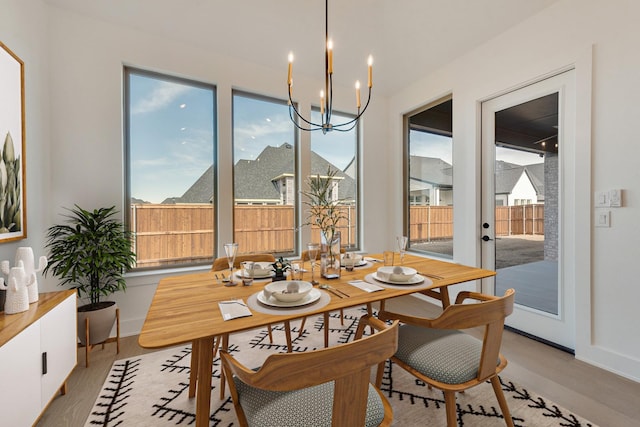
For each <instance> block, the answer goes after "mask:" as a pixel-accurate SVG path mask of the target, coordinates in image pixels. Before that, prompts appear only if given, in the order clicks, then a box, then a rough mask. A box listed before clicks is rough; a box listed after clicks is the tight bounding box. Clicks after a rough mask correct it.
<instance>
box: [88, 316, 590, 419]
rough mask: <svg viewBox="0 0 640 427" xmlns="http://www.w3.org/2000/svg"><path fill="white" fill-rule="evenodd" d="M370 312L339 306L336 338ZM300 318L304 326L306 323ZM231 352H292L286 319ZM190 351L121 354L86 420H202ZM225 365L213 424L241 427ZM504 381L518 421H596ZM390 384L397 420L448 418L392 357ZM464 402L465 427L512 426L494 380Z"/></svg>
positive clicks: (244, 356)
mask: <svg viewBox="0 0 640 427" xmlns="http://www.w3.org/2000/svg"><path fill="white" fill-rule="evenodd" d="M364 313H365V311H364V310H360V309H351V310H345V313H344V314H345V316H344V325H342V324H341V322H340V318H339V315H338V313H332V314H331V319H330V322H329V323H330V341H331V344H332V345H335V344H340V343H345V342H348V341H350V340H351V339H353V335H354V334H355V330H356V326H357V321H358V319H359V318H360V316H362V315H363V314H364ZM292 324H293V325H295V328H297V326H298V325H299V322H292ZM322 327H323V321H322V317H318V318H317V319H315V320H314V321H312V319H308V320H307V326H306V331H305V332H304V333H303V334H302V335H301V336H300V337H298V338H296V339H295V341H294V351H297V352H298V351H310V350H314V349H317V348H322V346H323V333H322ZM297 335H298V334H297V329H294V334H293V336H294V337H295V336H297ZM230 351H232V352H233V353H234V356H235V357H236V358H237V359H238V360H240V361H241V362H242V363H244V364H245V365H247V366H249V367H258V366H260V365H261V363H262V361H263V360H264V359H265V358H266V357H267V356H268V355H269V354H272V353H282V352H285V351H286V346H285V339H284V330H283V328H282V325H274V342H273V344H270V343H269V338H268V335H267V331H266V329H264V330H254V331H250V332H245V333H241V334H234V335H232V336H231V338H230ZM190 357H191V347H189V346H185V347H175V348H171V349H167V350H162V351H158V352H155V353H150V354H147V355H144V356H139V357H134V358H130V359H123V360H118V361H116V362H115V363H114V364H113V367H112V368H111V371H110V372H109V375H108V376H107V379H106V381H105V384H104V386H103V389H102V391H101V392H100V395H99V396H98V398H97V400H96V402H95V404H94V407H93V409H92V411H91V414H90V415H89V418H88V419H87V422H86V424H85V427H92V426H136V427H140V426H153V427H156V426H189V425H194V424H195V399H189V398H188V397H187V395H188V387H189V361H190ZM220 369H221V367H220V360H219V359H218V358H216V359H215V360H214V366H213V378H212V381H211V386H212V392H211V394H212V396H211V416H210V421H211V422H210V425H211V426H212V427H216V426H224V427H230V426H237V425H238V422H237V419H236V417H235V412H234V409H233V403H232V402H231V398H230V397H228V391H227V397H226V398H225V399H224V400H219V398H218V396H219V384H220V382H219V380H220ZM508 372H509V368H508V367H507V368H506V370H505V372H503V374H504V373H506V374H507V375H508ZM501 381H502V384H503V389H504V392H505V395H506V397H507V401H508V404H509V407H510V409H511V413H512V415H513V418H514V423H515V425H516V426H535V427H547V426H562V427H579V426H581V427H587V426H592V427H596V426H595V425H594V424H592V423H590V422H588V421H586V420H584V419H583V418H581V417H578V416H577V415H574V414H572V413H570V412H568V411H567V410H566V409H564V408H561V407H559V406H558V405H556V404H554V403H553V402H550V401H549V400H547V399H545V398H544V397H541V396H539V395H537V394H535V393H532V392H531V391H528V390H526V389H524V388H522V387H520V386H518V385H517V384H515V383H513V382H512V381H509V380H507V379H506V377H504V376H503V377H502V378H501ZM382 389H383V390H384V392H385V394H386V395H387V396H388V398H389V400H390V402H391V405H392V406H393V411H394V423H393V425H394V426H419V425H434V426H443V425H446V414H445V405H444V397H443V395H442V393H441V392H439V391H437V390H434V389H432V390H429V389H428V388H427V387H426V385H425V384H424V383H422V382H420V381H417V380H416V379H415V378H414V377H412V376H411V375H409V374H407V373H406V372H405V371H404V370H403V369H400V368H399V367H397V366H395V365H392V364H390V363H389V362H387V366H386V369H385V376H384V380H383V384H382ZM457 406H458V425H459V426H467V427H471V426H473V427H476V426H479V427H485V426H486V427H490V426H504V425H505V424H504V420H503V418H502V414H501V412H500V408H499V407H498V402H497V401H496V398H495V395H494V394H493V390H492V388H491V385H490V384H489V383H486V384H484V385H480V386H477V387H475V388H473V389H471V390H468V391H467V392H465V393H463V394H458V395H457ZM265 427H268V426H265ZM272 427H283V426H272ZM296 427H298V426H296Z"/></svg>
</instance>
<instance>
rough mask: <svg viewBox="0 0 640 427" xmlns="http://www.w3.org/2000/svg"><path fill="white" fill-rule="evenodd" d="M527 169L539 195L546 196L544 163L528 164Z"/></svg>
mask: <svg viewBox="0 0 640 427" xmlns="http://www.w3.org/2000/svg"><path fill="white" fill-rule="evenodd" d="M525 170H526V171H527V174H528V175H529V178H530V179H531V183H532V184H533V187H534V188H535V189H536V194H537V195H538V196H544V163H534V164H532V165H526V166H525Z"/></svg>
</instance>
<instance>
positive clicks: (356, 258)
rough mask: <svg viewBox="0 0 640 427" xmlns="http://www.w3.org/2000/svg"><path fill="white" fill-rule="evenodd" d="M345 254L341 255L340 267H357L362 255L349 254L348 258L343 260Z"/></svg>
mask: <svg viewBox="0 0 640 427" xmlns="http://www.w3.org/2000/svg"><path fill="white" fill-rule="evenodd" d="M345 255H346V254H342V265H347V264H349V263H351V264H352V265H358V264H359V263H360V261H362V255H359V254H354V253H349V257H348V258H347V259H345V257H344V256H345Z"/></svg>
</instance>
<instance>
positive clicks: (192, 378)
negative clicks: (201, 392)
mask: <svg viewBox="0 0 640 427" xmlns="http://www.w3.org/2000/svg"><path fill="white" fill-rule="evenodd" d="M199 346H200V343H199V342H198V341H193V342H192V343H191V367H190V371H189V398H192V397H195V396H196V384H197V382H198V352H199V350H200V348H199Z"/></svg>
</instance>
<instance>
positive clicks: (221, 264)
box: [211, 254, 276, 271]
mask: <svg viewBox="0 0 640 427" xmlns="http://www.w3.org/2000/svg"><path fill="white" fill-rule="evenodd" d="M244 261H254V262H276V257H274V256H273V254H250V255H236V259H235V261H234V262H233V268H240V263H242V262H244ZM228 268H229V262H228V261H227V257H226V256H225V257H220V258H216V259H215V260H214V261H213V264H212V265H211V271H221V270H227V269H228Z"/></svg>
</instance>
